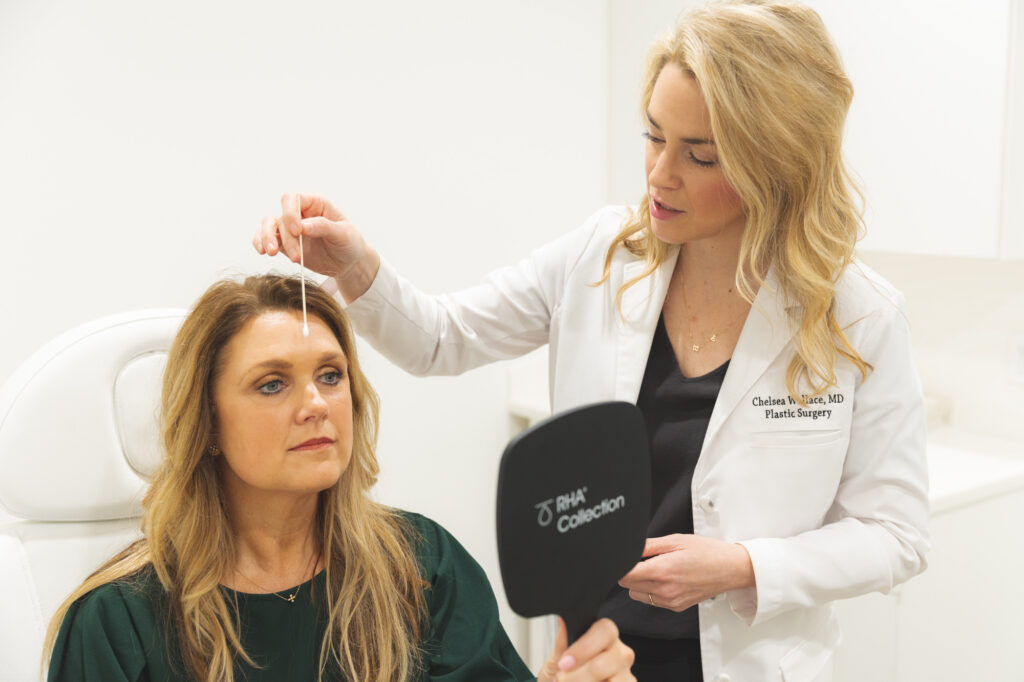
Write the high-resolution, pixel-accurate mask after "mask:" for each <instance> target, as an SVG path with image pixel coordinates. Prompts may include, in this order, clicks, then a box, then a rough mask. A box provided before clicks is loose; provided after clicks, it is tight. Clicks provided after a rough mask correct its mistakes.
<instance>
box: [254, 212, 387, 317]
mask: <svg viewBox="0 0 1024 682" xmlns="http://www.w3.org/2000/svg"><path fill="white" fill-rule="evenodd" d="M300 234H301V235H302V237H303V241H302V245H303V249H304V251H305V254H304V256H305V265H306V267H308V268H309V269H311V270H313V271H315V272H319V273H320V274H321V275H327V276H328V277H333V278H334V281H335V282H336V283H337V285H338V288H339V293H340V294H341V296H342V298H344V299H345V301H353V300H355V299H357V298H359V296H361V295H362V294H363V292H365V291H366V290H367V289H368V288H369V287H370V283H371V282H373V278H374V277H375V276H376V275H377V269H378V268H379V267H380V256H379V255H377V252H376V251H375V250H374V249H373V247H371V246H370V245H369V244H367V243H366V240H365V239H363V236H362V234H360V233H359V231H358V230H357V229H356V228H355V226H354V225H353V224H352V223H351V222H349V220H348V219H347V218H346V217H345V214H344V213H342V212H341V211H339V210H338V209H337V208H336V207H335V206H334V205H333V204H331V202H329V201H328V200H327V199H324V198H323V197H319V196H316V195H310V194H285V195H284V196H282V197H281V215H280V216H276V217H268V218H264V220H263V224H262V225H261V226H260V229H259V231H258V232H257V233H256V235H255V236H254V237H253V240H252V244H253V247H254V248H255V249H256V251H258V252H259V253H261V254H266V255H268V256H274V255H277V254H278V253H283V254H284V255H285V256H286V257H288V258H289V259H291V260H292V261H294V262H295V263H298V262H299V261H300V255H299V236H300Z"/></svg>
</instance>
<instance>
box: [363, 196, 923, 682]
mask: <svg viewBox="0 0 1024 682" xmlns="http://www.w3.org/2000/svg"><path fill="white" fill-rule="evenodd" d="M627 211H628V209H626V208H623V207H609V208H605V209H603V210H601V211H599V212H598V213H596V214H595V215H594V216H592V217H591V218H590V219H589V220H588V221H587V222H586V223H585V224H584V225H583V226H582V227H580V228H579V229H577V230H575V231H573V232H571V233H569V234H567V235H565V236H564V237H562V238H561V239H559V240H557V241H555V242H553V243H551V244H549V245H547V246H545V247H543V248H541V249H538V250H537V251H536V252H534V253H533V254H532V255H531V256H530V257H529V258H527V259H525V260H524V261H522V262H521V263H520V264H519V265H517V266H515V267H511V268H506V269H503V270H500V271H498V272H495V273H493V274H492V275H490V276H489V277H488V278H486V280H484V281H483V282H482V283H481V284H479V285H477V286H475V287H472V288H470V289H467V290H464V291H461V292H458V293H456V294H451V295H445V296H438V297H434V296H428V295H426V294H424V293H422V292H421V291H419V290H417V289H416V288H415V287H413V286H412V285H410V284H409V283H408V282H406V281H404V280H403V279H402V278H401V277H399V276H398V275H397V274H396V273H395V271H394V270H393V268H391V266H389V265H388V264H387V263H386V262H383V263H382V264H381V268H380V272H379V274H378V275H377V277H376V279H375V280H374V282H373V284H372V286H371V287H370V289H369V290H368V291H367V292H366V293H365V294H363V295H362V296H361V297H360V298H359V299H358V300H356V301H354V302H353V303H352V304H351V305H349V306H348V313H349V315H350V317H351V319H352V320H353V323H354V325H355V327H356V329H357V331H358V332H359V333H360V335H362V336H363V337H364V338H366V339H367V340H369V341H370V343H371V344H372V345H373V346H374V347H375V348H377V349H378V350H379V351H381V352H382V353H383V354H384V355H386V356H387V357H388V358H390V359H391V360H392V361H393V362H394V363H396V364H397V365H399V366H400V367H403V368H404V369H406V370H407V371H409V372H412V373H414V374H456V373H459V372H463V371H465V370H468V369H470V368H472V367H475V366H478V365H480V364H483V363H486V362H490V361H493V360H498V359H503V358H510V357H515V356H517V355H520V354H522V353H525V352H527V351H530V350H532V349H534V348H536V347H538V346H540V345H542V344H545V343H550V390H551V404H552V409H553V411H555V412H558V411H561V410H565V409H567V408H571V407H574V406H577V405H583V404H587V403H592V402H596V401H602V400H626V401H630V402H635V401H636V398H637V395H638V393H639V391H640V383H641V380H642V378H643V375H644V369H645V367H646V363H647V355H648V352H649V350H650V347H651V339H652V337H653V335H654V330H655V326H656V324H657V321H658V317H659V315H660V312H661V307H662V304H663V302H664V298H665V292H666V289H667V287H668V283H669V278H670V276H671V273H672V270H673V267H674V265H675V259H676V255H677V253H678V250H676V252H675V253H673V254H672V256H671V257H670V258H669V259H668V260H667V261H666V262H665V263H664V264H662V266H661V267H660V268H659V269H658V270H657V271H656V272H655V273H654V274H653V275H651V276H650V277H647V278H645V279H644V280H642V281H641V282H639V283H638V284H636V285H634V286H633V287H631V288H630V289H628V290H627V291H626V293H625V295H624V297H623V300H622V313H623V314H622V315H621V316H620V314H619V311H618V309H617V308H616V305H615V294H616V292H617V291H618V289H619V286H620V285H621V284H622V282H623V281H626V280H628V279H631V278H633V277H635V276H636V275H638V274H639V273H640V272H641V271H642V269H643V267H644V264H643V262H642V261H640V260H639V259H637V258H636V257H634V256H632V255H630V254H629V253H628V252H626V251H625V250H624V249H619V250H618V252H617V254H616V255H615V257H614V258H613V261H612V267H611V277H610V282H607V283H605V284H603V285H601V286H599V287H594V286H590V285H591V284H592V283H593V282H596V281H597V280H598V279H599V278H600V277H601V273H602V268H603V265H604V260H605V254H606V251H607V248H608V245H609V243H610V241H611V239H612V238H613V236H614V235H615V234H616V233H617V232H618V231H619V229H620V225H621V223H622V220H623V218H624V217H625V216H626V214H627ZM786 307H787V306H786V301H785V300H784V299H783V297H782V296H781V294H780V292H779V291H778V289H777V287H776V286H775V279H774V276H773V274H772V273H771V272H769V275H768V278H767V281H766V283H765V285H764V286H762V288H761V290H760V292H759V293H758V295H757V298H756V300H755V302H754V306H753V308H752V310H751V313H750V315H749V316H748V318H747V320H746V322H745V324H744V326H743V330H742V333H741V334H740V338H739V341H738V343H737V344H736V349H735V351H734V353H733V356H732V360H731V362H730V364H729V368H728V371H727V372H726V375H725V379H724V381H723V383H722V388H721V392H720V393H719V396H718V400H717V401H716V403H715V407H714V410H713V412H712V415H711V420H710V423H709V424H708V430H707V435H706V436H705V439H704V445H703V448H702V450H701V454H700V458H699V461H698V463H697V466H696V469H695V471H694V474H693V484H692V492H693V521H694V530H695V532H696V533H697V534H699V535H705V536H710V537H716V538H720V539H723V540H727V541H733V542H741V543H742V544H743V545H744V546H745V547H746V548H747V550H748V551H749V553H750V557H751V560H752V562H753V567H754V573H755V576H756V582H757V586H756V588H749V589H745V590H736V591H733V592H730V593H727V594H725V595H719V596H718V597H717V598H715V599H712V600H709V601H706V602H703V603H701V604H700V606H699V609H700V640H701V653H702V656H703V664H704V677H705V680H720V681H722V682H725V681H726V680H732V682H766V681H769V680H783V681H784V682H805V681H811V680H814V681H827V680H830V679H831V677H832V658H833V653H834V651H835V648H836V645H837V644H838V642H839V636H840V635H839V628H838V624H837V622H836V617H835V614H834V611H833V609H832V607H831V606H830V604H829V602H830V601H832V600H835V599H843V598H847V597H854V596H857V595H860V594H864V593H867V592H873V591H880V592H888V591H889V590H891V589H892V588H893V586H895V585H897V584H898V583H901V582H903V581H904V580H907V579H908V578H910V577H912V576H913V575H915V574H917V573H918V572H920V571H921V570H923V569H924V566H925V559H924V555H925V553H926V551H927V548H928V536H927V520H928V496H927V467H926V460H925V442H924V407H923V400H922V394H921V389H920V385H919V382H918V378H917V375H916V372H915V370H914V367H913V362H912V358H911V349H910V341H909V336H908V329H907V321H906V319H905V316H904V313H903V299H902V296H901V295H900V294H899V293H898V292H897V291H895V290H894V289H893V288H892V287H891V286H890V285H889V284H888V283H887V282H885V281H884V280H883V279H882V278H881V277H879V276H878V275H876V274H875V273H873V272H871V271H870V270H868V269H867V268H866V267H864V266H861V265H859V264H855V265H852V266H850V267H849V268H847V269H846V271H845V272H844V273H843V274H842V275H841V277H840V278H839V281H838V286H837V292H836V314H837V316H838V320H839V323H840V325H841V326H842V327H843V329H844V330H845V332H846V335H847V337H848V338H849V340H850V341H851V342H852V344H853V346H854V347H855V348H856V349H857V351H858V352H859V353H860V354H861V357H862V358H863V359H864V360H866V361H867V362H868V363H870V364H871V365H872V367H873V368H874V369H873V371H872V372H871V373H870V374H869V375H868V378H867V379H866V380H863V381H862V379H861V376H860V373H859V372H858V371H857V370H856V369H855V368H854V367H853V366H852V365H851V364H850V363H848V362H846V361H841V362H840V363H839V364H838V366H837V368H836V373H837V375H838V380H839V384H838V387H836V388H833V389H831V390H830V391H829V392H828V394H827V395H826V396H825V397H824V398H823V399H822V400H823V402H821V403H820V404H814V405H811V409H809V410H807V409H804V408H799V406H798V405H794V404H791V402H790V400H789V398H788V391H787V388H786V367H787V365H788V363H789V361H790V359H791V358H792V356H793V352H794V351H793V345H792V343H791V338H792V336H793V333H794V329H795V327H794V326H793V325H792V323H791V322H790V319H789V316H788V315H787V313H786ZM798 409H801V411H800V412H798V411H797V410H798Z"/></svg>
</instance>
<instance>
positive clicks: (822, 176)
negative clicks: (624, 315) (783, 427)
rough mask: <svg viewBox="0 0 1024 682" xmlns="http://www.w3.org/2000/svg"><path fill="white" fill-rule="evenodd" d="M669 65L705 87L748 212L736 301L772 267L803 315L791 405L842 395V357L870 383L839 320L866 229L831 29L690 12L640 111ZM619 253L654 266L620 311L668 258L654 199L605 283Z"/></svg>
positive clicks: (658, 64) (794, 7) (804, 20)
mask: <svg viewBox="0 0 1024 682" xmlns="http://www.w3.org/2000/svg"><path fill="white" fill-rule="evenodd" d="M669 63H673V64H677V65H679V66H680V67H681V68H682V69H683V71H684V72H685V73H688V74H689V75H691V76H692V77H693V78H694V79H696V81H697V83H698V84H699V85H700V88H701V90H702V92H703V94H704V99H705V102H706V103H707V107H708V111H709V113H710V118H711V129H712V133H713V135H714V140H715V143H716V146H717V149H718V157H719V160H720V162H721V163H722V169H723V171H724V173H725V177H726V179H727V180H728V181H729V183H730V184H731V185H732V187H733V189H734V190H735V191H736V193H737V195H738V196H739V198H740V201H741V202H742V205H743V208H744V212H745V215H746V226H745V228H744V232H743V237H742V242H741V245H740V259H739V267H738V268H737V271H736V287H737V290H738V291H739V292H740V294H741V295H742V296H743V297H744V298H745V299H746V300H747V301H748V302H749V303H753V301H754V298H755V296H756V293H757V290H758V289H759V288H760V287H761V285H763V284H764V276H765V274H766V273H767V272H768V269H769V267H772V266H773V267H774V272H775V275H776V277H777V279H778V283H779V286H780V287H781V289H782V293H783V294H784V295H785V296H786V297H787V299H788V302H789V303H790V304H795V308H796V311H797V312H796V315H797V318H796V319H795V322H796V323H797V324H798V325H799V328H798V332H797V333H796V335H795V337H794V340H793V341H794V345H795V348H796V354H795V355H794V357H793V359H792V360H791V361H790V364H789V367H788V369H787V372H786V384H787V388H788V389H789V392H790V394H791V395H792V396H793V398H794V399H796V400H798V401H799V402H801V403H803V402H804V401H803V398H802V396H803V395H804V394H805V393H806V392H807V391H805V390H802V389H801V388H800V387H801V386H806V387H808V388H809V389H810V395H820V394H822V393H824V392H825V391H827V390H828V388H829V387H830V386H835V385H836V383H837V380H836V374H835V363H836V359H837V355H838V356H842V357H845V358H847V359H849V360H850V361H852V362H853V364H854V365H855V366H856V367H857V369H859V370H860V372H861V374H862V376H866V375H867V372H868V369H869V367H870V366H869V365H868V364H867V363H865V362H864V360H863V359H862V358H861V357H860V355H859V354H858V353H857V351H856V350H855V349H854V348H853V346H852V345H851V344H850V342H849V340H848V339H847V338H846V335H845V334H844V333H843V330H842V329H841V328H840V326H839V323H838V322H837V320H836V315H835V291H836V280H837V279H838V277H839V274H840V273H841V272H842V271H843V269H844V268H845V267H846V266H847V265H848V264H849V263H850V262H851V259H852V257H853V249H854V245H855V243H856V241H857V239H858V237H859V235H860V231H861V227H862V212H861V208H860V204H859V201H858V200H859V199H860V192H859V190H858V189H857V186H856V183H855V182H854V181H853V179H852V177H851V175H850V173H849V171H848V169H847V167H846V165H845V163H844V161H843V156H842V139H843V124H844V122H845V120H846V113H847V110H848V109H849V107H850V102H851V100H852V99H853V86H852V84H851V83H850V80H849V79H848V78H847V76H846V74H845V72H844V71H843V66H842V63H841V60H840V57H839V53H838V52H837V51H836V48H835V46H834V45H833V43H832V40H831V38H830V37H829V35H828V32H827V31H826V30H825V26H824V24H823V23H822V21H821V18H820V17H819V16H818V14H817V13H816V12H814V10H812V9H810V8H808V7H805V6H804V5H801V4H799V3H796V2H790V1H788V0H725V1H721V2H713V3H710V4H708V5H706V6H704V7H701V8H699V9H696V10H694V11H691V12H690V13H688V14H687V15H685V16H684V18H683V19H682V21H681V22H680V24H679V25H678V27H677V28H676V30H675V31H673V32H672V33H671V34H669V35H666V36H664V37H663V38H661V39H659V40H657V41H656V42H655V43H654V45H652V47H651V49H650V52H649V53H648V59H647V71H646V75H645V78H644V89H643V94H642V98H641V99H642V108H641V111H646V109H647V107H648V105H649V104H650V102H651V96H652V93H653V91H654V83H655V81H656V80H657V78H658V74H660V73H661V70H662V68H663V67H664V66H665V65H666V64H669ZM620 246H622V247H624V248H625V249H627V250H628V251H629V252H631V253H632V254H633V255H635V256H638V257H641V258H644V259H645V260H646V267H645V268H644V270H643V271H642V272H641V274H640V275H639V276H638V277H636V278H634V279H631V280H629V281H627V282H625V283H623V285H622V287H621V288H620V289H619V291H618V296H617V300H618V301H619V304H620V305H621V300H622V293H623V291H625V290H626V289H627V288H629V287H630V286H633V285H634V284H636V283H637V282H639V281H640V280H642V279H644V278H645V277H647V276H649V275H650V274H651V273H653V272H654V271H655V270H656V269H657V268H658V266H659V265H661V263H663V262H664V261H665V259H666V258H667V257H668V254H669V246H668V244H666V243H664V242H662V241H661V240H660V239H658V238H657V237H656V236H655V235H654V233H653V232H652V230H651V215H650V204H649V201H648V195H647V194H645V195H644V197H643V199H642V200H641V201H640V205H639V208H638V209H637V210H636V211H634V212H633V213H632V214H631V216H630V217H629V219H628V220H627V221H626V222H625V223H624V224H623V228H622V230H621V231H620V232H619V234H618V235H617V236H616V237H615V239H614V240H613V241H612V244H611V246H610V248H609V249H608V253H607V256H606V258H605V264H604V274H603V277H602V279H601V280H600V281H601V282H604V281H605V280H607V279H608V277H609V274H610V271H611V263H612V258H613V256H614V254H615V251H616V250H617V249H618V248H619V247H620Z"/></svg>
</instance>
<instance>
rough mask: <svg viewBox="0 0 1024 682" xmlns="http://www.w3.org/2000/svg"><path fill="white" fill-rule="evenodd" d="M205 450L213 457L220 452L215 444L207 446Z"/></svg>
mask: <svg viewBox="0 0 1024 682" xmlns="http://www.w3.org/2000/svg"><path fill="white" fill-rule="evenodd" d="M206 451H207V452H209V453H210V454H211V455H213V456H214V457H216V456H217V455H219V454H220V448H218V447H217V446H216V445H211V446H210V447H209V448H207V450H206Z"/></svg>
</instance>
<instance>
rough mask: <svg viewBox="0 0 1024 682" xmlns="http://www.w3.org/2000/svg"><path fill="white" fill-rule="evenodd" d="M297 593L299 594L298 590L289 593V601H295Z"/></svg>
mask: <svg viewBox="0 0 1024 682" xmlns="http://www.w3.org/2000/svg"><path fill="white" fill-rule="evenodd" d="M296 594H298V592H293V593H292V594H289V595H288V601H290V602H294V601H295V595H296Z"/></svg>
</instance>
